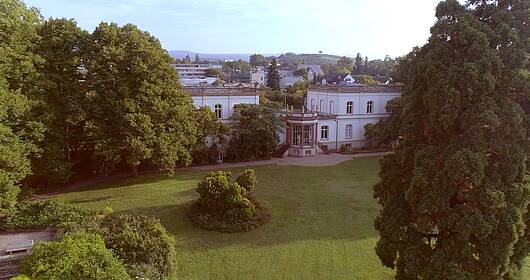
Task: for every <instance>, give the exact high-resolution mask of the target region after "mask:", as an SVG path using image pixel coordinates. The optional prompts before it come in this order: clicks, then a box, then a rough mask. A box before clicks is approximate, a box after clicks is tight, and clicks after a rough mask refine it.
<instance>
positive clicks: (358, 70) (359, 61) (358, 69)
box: [354, 53, 363, 75]
mask: <svg viewBox="0 0 530 280" xmlns="http://www.w3.org/2000/svg"><path fill="white" fill-rule="evenodd" d="M354 72H355V74H357V75H359V74H362V73H363V57H362V56H361V54H360V53H357V56H356V57H355V71H354Z"/></svg>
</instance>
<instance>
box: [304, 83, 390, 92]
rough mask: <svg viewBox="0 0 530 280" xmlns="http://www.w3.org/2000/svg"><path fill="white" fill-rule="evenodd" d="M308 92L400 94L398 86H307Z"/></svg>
mask: <svg viewBox="0 0 530 280" xmlns="http://www.w3.org/2000/svg"><path fill="white" fill-rule="evenodd" d="M307 90H308V91H323V92H338V93H341V92H343V93H396V92H401V87H400V86H390V85H361V84H354V85H350V86H340V85H309V87H308V89H307Z"/></svg>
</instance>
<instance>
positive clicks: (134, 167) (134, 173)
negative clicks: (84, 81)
mask: <svg viewBox="0 0 530 280" xmlns="http://www.w3.org/2000/svg"><path fill="white" fill-rule="evenodd" d="M131 167H132V175H133V177H138V165H136V164H133V165H132V166H131Z"/></svg>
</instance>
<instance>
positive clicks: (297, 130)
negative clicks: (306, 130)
mask: <svg viewBox="0 0 530 280" xmlns="http://www.w3.org/2000/svg"><path fill="white" fill-rule="evenodd" d="M301 144H302V127H301V126H299V125H295V126H293V146H300V145H301Z"/></svg>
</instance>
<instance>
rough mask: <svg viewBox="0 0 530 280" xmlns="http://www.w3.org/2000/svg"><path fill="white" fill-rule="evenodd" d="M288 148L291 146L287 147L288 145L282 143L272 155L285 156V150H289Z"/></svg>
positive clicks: (276, 156)
mask: <svg viewBox="0 0 530 280" xmlns="http://www.w3.org/2000/svg"><path fill="white" fill-rule="evenodd" d="M287 149H289V147H287V145H280V146H279V147H278V149H277V150H276V151H275V152H274V153H273V154H272V157H275V158H282V157H283V156H284V154H285V152H286V151H287Z"/></svg>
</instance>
